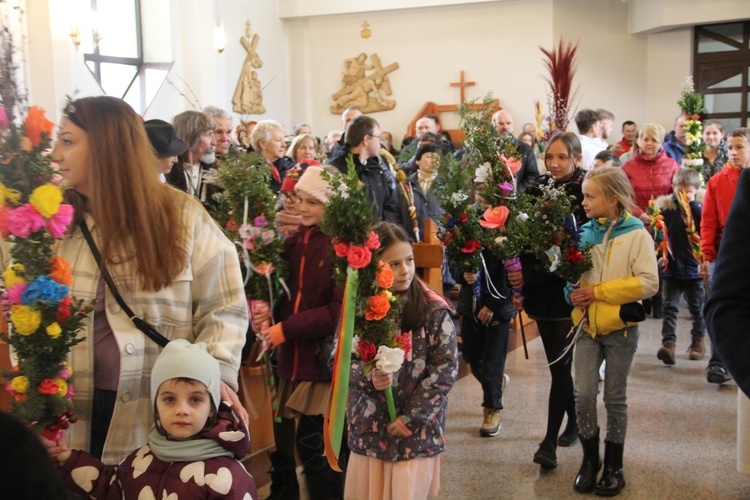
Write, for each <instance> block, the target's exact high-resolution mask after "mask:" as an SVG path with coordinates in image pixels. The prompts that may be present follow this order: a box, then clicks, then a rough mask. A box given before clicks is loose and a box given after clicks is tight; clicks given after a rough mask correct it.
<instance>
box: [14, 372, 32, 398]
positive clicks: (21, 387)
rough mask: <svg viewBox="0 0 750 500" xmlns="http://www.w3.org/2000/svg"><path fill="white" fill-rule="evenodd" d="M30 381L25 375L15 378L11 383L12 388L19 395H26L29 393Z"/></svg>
mask: <svg viewBox="0 0 750 500" xmlns="http://www.w3.org/2000/svg"><path fill="white" fill-rule="evenodd" d="M29 385H30V384H29V379H28V378H27V377H25V376H23V375H21V376H18V377H13V380H11V381H10V388H11V389H13V391H15V392H17V393H19V394H26V393H27V392H28V391H29Z"/></svg>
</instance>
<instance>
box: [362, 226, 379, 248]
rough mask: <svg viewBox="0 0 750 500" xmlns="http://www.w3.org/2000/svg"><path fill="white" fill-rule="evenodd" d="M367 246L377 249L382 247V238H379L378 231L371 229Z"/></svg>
mask: <svg viewBox="0 0 750 500" xmlns="http://www.w3.org/2000/svg"><path fill="white" fill-rule="evenodd" d="M365 246H366V247H367V248H369V249H370V250H376V249H378V248H380V240H379V239H378V235H377V233H375V231H370V234H369V235H368V236H367V241H366V242H365Z"/></svg>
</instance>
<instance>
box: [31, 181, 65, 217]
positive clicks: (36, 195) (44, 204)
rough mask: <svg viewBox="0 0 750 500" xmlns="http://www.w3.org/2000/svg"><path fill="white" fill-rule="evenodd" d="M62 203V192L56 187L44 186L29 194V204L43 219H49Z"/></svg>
mask: <svg viewBox="0 0 750 500" xmlns="http://www.w3.org/2000/svg"><path fill="white" fill-rule="evenodd" d="M62 201H63V195H62V191H60V188H58V187H57V186H54V185H52V184H45V185H43V186H39V187H38V188H36V189H34V191H32V192H31V196H29V203H31V206H33V207H34V208H36V209H37V211H38V212H39V213H40V214H42V216H43V217H44V218H45V219H49V218H50V217H52V216H53V215H55V214H56V213H57V211H58V210H59V209H60V203H62Z"/></svg>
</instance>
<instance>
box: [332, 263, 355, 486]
mask: <svg viewBox="0 0 750 500" xmlns="http://www.w3.org/2000/svg"><path fill="white" fill-rule="evenodd" d="M357 281H358V274H357V271H356V270H354V269H352V268H351V267H350V268H349V269H347V273H346V285H345V287H344V303H343V306H342V310H341V321H340V323H339V332H338V344H337V345H336V354H335V356H334V358H333V371H332V377H331V395H330V398H329V400H328V407H327V408H326V415H325V422H324V423H323V440H324V442H325V456H326V459H327V460H328V464H329V465H330V466H331V469H333V470H335V471H337V472H341V467H339V453H340V451H341V440H342V438H343V434H344V425H345V424H346V402H347V397H348V395H349V375H350V368H351V361H352V338H353V337H354V313H355V311H354V309H355V301H354V299H355V297H356V295H357Z"/></svg>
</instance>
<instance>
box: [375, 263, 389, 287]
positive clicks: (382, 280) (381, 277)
mask: <svg viewBox="0 0 750 500" xmlns="http://www.w3.org/2000/svg"><path fill="white" fill-rule="evenodd" d="M376 278H377V281H378V287H380V288H384V289H386V290H388V289H389V288H390V287H392V286H393V270H392V269H391V266H389V265H388V264H387V263H386V262H383V261H380V269H379V270H378V273H377V275H376Z"/></svg>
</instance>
